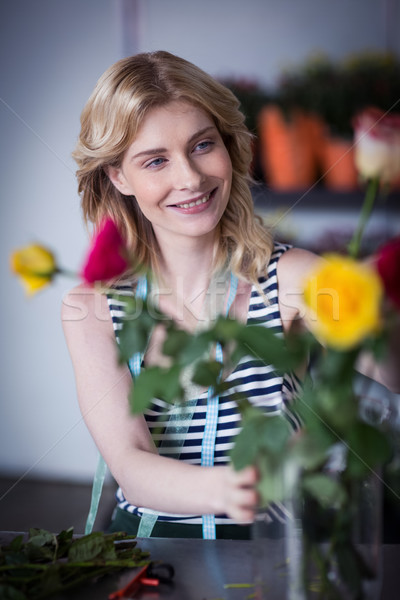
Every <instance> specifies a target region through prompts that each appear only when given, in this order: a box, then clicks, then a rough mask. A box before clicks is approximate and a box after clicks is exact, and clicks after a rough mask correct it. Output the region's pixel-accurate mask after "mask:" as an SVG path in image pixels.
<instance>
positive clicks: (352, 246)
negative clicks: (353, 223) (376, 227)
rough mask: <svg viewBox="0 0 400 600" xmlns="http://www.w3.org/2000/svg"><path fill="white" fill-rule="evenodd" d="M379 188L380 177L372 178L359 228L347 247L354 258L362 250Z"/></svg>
mask: <svg viewBox="0 0 400 600" xmlns="http://www.w3.org/2000/svg"><path fill="white" fill-rule="evenodd" d="M378 189H379V177H374V178H373V179H370V180H369V182H368V186H367V191H366V193H365V198H364V204H363V206H362V209H361V214H360V219H359V222H358V226H357V229H356V230H355V232H354V234H353V237H352V239H351V240H350V243H349V245H348V247H347V249H348V251H349V254H350V256H351V257H352V258H357V257H358V254H359V252H360V247H361V240H362V237H363V234H364V230H365V227H366V225H367V223H368V220H369V218H370V216H371V212H372V209H373V208H374V204H375V200H376V196H377V194H378Z"/></svg>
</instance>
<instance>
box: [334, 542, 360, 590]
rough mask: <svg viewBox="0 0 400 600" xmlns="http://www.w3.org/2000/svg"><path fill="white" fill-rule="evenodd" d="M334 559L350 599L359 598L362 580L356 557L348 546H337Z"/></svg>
mask: <svg viewBox="0 0 400 600" xmlns="http://www.w3.org/2000/svg"><path fill="white" fill-rule="evenodd" d="M336 558H337V563H338V567H339V572H340V574H341V576H342V578H343V581H344V582H345V583H346V584H347V586H348V587H349V589H350V590H351V592H352V597H354V598H360V597H361V596H360V594H361V591H362V587H361V584H362V580H361V573H360V567H359V564H358V560H357V556H356V555H355V553H354V551H353V549H352V547H351V546H350V544H339V545H338V546H337V547H336Z"/></svg>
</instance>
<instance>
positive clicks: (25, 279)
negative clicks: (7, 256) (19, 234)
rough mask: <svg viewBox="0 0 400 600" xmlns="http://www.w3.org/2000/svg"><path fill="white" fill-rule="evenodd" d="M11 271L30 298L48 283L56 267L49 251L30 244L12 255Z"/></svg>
mask: <svg viewBox="0 0 400 600" xmlns="http://www.w3.org/2000/svg"><path fill="white" fill-rule="evenodd" d="M11 270H12V271H13V273H15V274H16V275H18V276H19V277H20V279H21V281H22V283H23V285H24V287H25V289H26V291H27V293H28V294H29V295H30V296H31V295H33V294H35V293H36V292H37V291H39V290H40V289H41V288H42V287H44V286H45V285H47V284H49V283H50V281H51V280H52V278H53V276H54V274H55V273H56V272H57V265H56V261H55V258H54V256H53V254H52V253H51V252H50V251H49V250H47V249H46V248H44V247H43V246H39V245H37V244H31V245H30V246H26V247H25V248H21V249H20V250H16V251H15V252H13V253H12V255H11Z"/></svg>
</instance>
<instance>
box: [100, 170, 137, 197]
mask: <svg viewBox="0 0 400 600" xmlns="http://www.w3.org/2000/svg"><path fill="white" fill-rule="evenodd" d="M105 172H106V173H107V175H108V178H109V179H110V181H111V183H112V184H113V185H115V187H116V188H117V190H118V191H119V192H121V194H123V195H124V196H134V193H133V191H132V189H131V187H130V185H128V182H127V181H126V179H125V177H124V174H123V173H122V171H121V169H120V168H118V167H112V166H110V165H108V166H107V167H105Z"/></svg>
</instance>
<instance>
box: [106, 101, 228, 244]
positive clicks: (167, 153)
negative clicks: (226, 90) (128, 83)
mask: <svg viewBox="0 0 400 600" xmlns="http://www.w3.org/2000/svg"><path fill="white" fill-rule="evenodd" d="M108 174H109V177H110V179H111V181H112V182H113V183H114V185H115V186H116V187H117V189H118V190H119V191H120V192H121V193H122V194H125V195H134V196H135V197H136V200H137V203H138V205H139V207H140V209H141V210H142V212H143V214H144V215H145V216H146V217H147V219H149V221H151V223H152V225H153V229H154V232H155V234H156V236H157V239H158V241H159V243H162V242H163V240H166V241H169V240H170V237H171V235H174V236H184V237H200V236H209V235H210V234H212V233H213V232H214V230H215V227H216V226H217V224H218V222H219V220H220V219H221V216H222V215H223V213H224V211H225V208H226V205H227V203H228V200H229V195H230V190H231V182H232V163H231V160H230V157H229V154H228V151H227V149H226V147H225V145H224V143H223V141H222V138H221V135H220V134H219V132H218V129H217V128H216V126H215V124H214V122H213V121H212V119H211V117H210V116H209V115H208V114H207V113H206V112H205V111H203V110H202V109H201V108H198V107H195V106H193V105H191V104H188V103H186V102H180V101H173V102H171V103H169V104H167V105H165V106H162V107H156V108H153V109H152V110H151V111H150V112H149V113H148V114H147V115H146V118H145V119H144V121H143V123H142V125H141V127H140V128H139V131H138V135H137V136H136V138H135V141H134V142H133V143H132V144H131V146H130V147H129V148H128V150H127V151H126V153H125V156H124V159H123V161H122V165H121V167H120V168H115V167H111V168H109V173H108Z"/></svg>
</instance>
